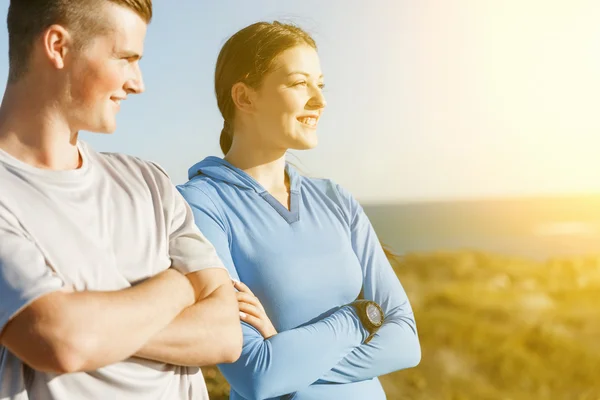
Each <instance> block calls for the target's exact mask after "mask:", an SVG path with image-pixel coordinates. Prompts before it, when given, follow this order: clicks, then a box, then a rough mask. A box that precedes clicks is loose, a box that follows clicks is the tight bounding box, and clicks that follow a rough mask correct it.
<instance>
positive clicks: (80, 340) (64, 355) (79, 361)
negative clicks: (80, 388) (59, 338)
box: [53, 334, 101, 374]
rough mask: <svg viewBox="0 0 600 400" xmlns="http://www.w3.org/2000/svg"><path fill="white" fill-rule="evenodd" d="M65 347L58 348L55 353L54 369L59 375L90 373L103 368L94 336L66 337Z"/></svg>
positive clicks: (74, 335) (76, 335)
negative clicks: (97, 355) (98, 361)
mask: <svg viewBox="0 0 600 400" xmlns="http://www.w3.org/2000/svg"><path fill="white" fill-rule="evenodd" d="M63 343H64V345H61V346H56V348H55V349H54V351H53V354H54V357H53V358H54V360H55V365H54V367H55V368H54V369H55V371H53V372H56V373H59V374H71V373H75V372H83V371H89V370H93V369H97V368H99V367H101V365H99V364H98V363H97V357H95V354H97V352H96V351H95V349H97V348H98V346H97V343H98V341H97V340H95V338H94V337H93V336H92V335H87V334H73V335H71V336H70V337H66V338H65V340H64V341H63Z"/></svg>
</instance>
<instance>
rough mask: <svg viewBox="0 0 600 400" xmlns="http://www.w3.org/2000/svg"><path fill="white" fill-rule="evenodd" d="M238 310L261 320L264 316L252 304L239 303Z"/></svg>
mask: <svg viewBox="0 0 600 400" xmlns="http://www.w3.org/2000/svg"><path fill="white" fill-rule="evenodd" d="M238 308H239V310H240V311H241V312H244V313H246V314H249V315H252V316H254V317H256V318H259V319H263V318H264V317H265V314H264V313H263V312H262V310H261V309H259V308H258V307H256V306H255V305H253V304H248V303H244V302H239V303H238Z"/></svg>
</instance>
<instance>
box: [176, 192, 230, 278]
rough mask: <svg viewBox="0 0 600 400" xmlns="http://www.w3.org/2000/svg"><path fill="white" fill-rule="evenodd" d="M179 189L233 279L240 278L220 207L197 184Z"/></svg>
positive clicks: (198, 224)
mask: <svg viewBox="0 0 600 400" xmlns="http://www.w3.org/2000/svg"><path fill="white" fill-rule="evenodd" d="M177 189H178V190H179V192H180V193H181V195H182V196H183V198H184V199H185V201H186V202H187V203H188V204H189V205H190V207H191V209H192V212H193V215H194V220H195V222H196V225H197V226H198V228H199V229H200V230H201V231H202V233H203V235H206V237H207V238H208V240H209V241H210V242H211V243H212V244H213V245H214V247H215V249H216V251H217V255H218V256H219V258H220V259H221V260H222V261H223V264H224V265H225V267H226V268H227V270H228V271H229V275H230V276H231V277H232V278H233V279H239V278H238V274H237V271H236V269H235V266H234V264H233V259H232V257H231V252H230V246H229V244H230V240H229V239H230V238H229V235H228V230H227V228H226V226H225V220H224V218H223V217H222V215H221V213H220V211H219V209H218V208H217V206H216V205H215V204H214V203H213V201H212V200H211V199H210V197H209V196H208V195H207V194H206V193H204V192H203V191H202V190H200V189H199V188H197V187H195V186H189V185H182V186H178V187H177Z"/></svg>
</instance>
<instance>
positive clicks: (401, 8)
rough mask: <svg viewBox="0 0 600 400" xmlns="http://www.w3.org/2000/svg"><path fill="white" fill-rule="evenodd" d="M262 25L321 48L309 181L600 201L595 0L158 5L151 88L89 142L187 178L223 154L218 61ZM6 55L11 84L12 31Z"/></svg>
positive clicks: (384, 194)
mask: <svg viewBox="0 0 600 400" xmlns="http://www.w3.org/2000/svg"><path fill="white" fill-rule="evenodd" d="M8 3H9V2H8V0H2V1H1V4H0V13H2V15H6V10H7V8H8ZM2 20H3V21H4V20H5V19H4V17H3V18H2ZM261 20H262V21H272V20H280V21H286V22H293V23H296V24H298V25H299V26H301V27H303V28H304V29H305V30H307V31H309V32H310V33H311V34H312V35H313V37H314V38H315V39H316V41H317V44H318V46H319V54H320V57H321V63H322V68H323V72H324V75H325V83H326V89H325V96H326V98H327V102H328V106H327V109H326V111H325V113H324V114H323V117H322V119H321V121H320V123H319V130H318V134H319V136H320V143H319V146H318V147H317V148H316V149H313V150H310V151H302V152H294V153H293V155H294V156H295V157H292V158H291V160H292V161H294V163H295V164H298V165H299V166H300V167H301V168H302V170H303V172H304V173H306V174H308V175H311V176H317V177H327V178H331V179H333V180H334V181H336V182H338V183H339V184H341V185H342V186H344V187H346V188H347V189H348V190H350V191H351V192H352V193H353V194H354V195H355V196H356V197H357V198H358V199H359V200H360V201H361V202H365V203H381V202H386V203H387V202H395V201H407V200H432V199H438V200H439V199H445V200H448V199H465V198H488V197H514V196H537V195H547V194H550V195H556V194H561V195H562V194H579V193H600V157H599V155H600V151H599V150H600V111H599V110H600V24H599V23H598V21H600V2H598V1H596V0H570V1H565V0H504V1H499V0H453V1H447V0H419V1H413V0H370V1H364V0H327V1H322V0H303V1H292V0H272V1H266V0H253V1H247V0H219V1H210V2H209V1H197V0H178V1H176V2H175V1H167V0H155V1H154V19H153V21H152V23H151V25H150V27H149V30H148V35H147V37H146V42H145V53H144V59H143V60H142V62H141V68H142V72H143V73H144V80H145V84H146V92H145V93H144V94H142V95H139V96H130V98H129V99H128V100H127V101H126V102H125V103H123V104H122V107H121V111H120V114H119V116H118V127H117V131H116V132H115V133H114V134H112V135H98V134H90V133H83V134H82V136H81V137H82V138H83V139H84V140H86V141H87V142H88V143H90V144H91V145H92V147H94V148H95V149H96V150H99V151H117V152H124V153H128V154H132V155H135V156H139V157H142V158H145V159H149V160H152V161H155V162H157V163H159V164H160V165H162V166H163V167H164V168H165V169H166V171H167V172H168V173H169V175H170V176H171V179H172V180H173V182H174V183H177V184H178V183H183V182H185V181H186V180H187V169H188V168H189V167H190V166H191V165H192V164H194V163H195V162H197V161H199V160H201V159H203V158H204V157H206V156H208V155H218V156H221V155H222V154H221V152H220V150H219V146H218V138H219V134H220V131H221V127H222V124H223V120H222V118H221V116H220V114H219V111H218V109H217V106H216V101H215V97H214V86H213V74H214V66H215V62H216V58H217V55H218V52H219V50H220V48H221V46H222V45H223V43H224V42H225V40H226V39H227V38H228V37H229V36H230V35H232V34H233V33H235V32H236V31H237V30H239V29H241V28H243V27H244V26H246V25H249V24H251V23H253V22H256V21H261ZM0 54H2V57H3V58H2V59H1V62H0V80H3V81H5V80H6V76H7V74H8V34H7V32H6V28H3V29H0Z"/></svg>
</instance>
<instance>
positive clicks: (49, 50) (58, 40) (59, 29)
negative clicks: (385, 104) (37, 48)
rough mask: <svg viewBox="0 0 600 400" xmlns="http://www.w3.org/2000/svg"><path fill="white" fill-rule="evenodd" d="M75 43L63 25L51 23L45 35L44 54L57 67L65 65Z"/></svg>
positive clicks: (60, 67)
mask: <svg viewBox="0 0 600 400" xmlns="http://www.w3.org/2000/svg"><path fill="white" fill-rule="evenodd" d="M72 44H73V40H72V36H71V34H70V33H69V31H67V30H66V29H65V28H64V27H63V26H62V25H57V24H55V25H51V26H49V27H48V28H47V29H46V30H45V31H44V35H43V48H44V54H45V55H46V57H47V59H48V61H50V63H51V64H52V65H53V66H54V67H55V68H57V69H62V68H64V66H65V58H66V56H67V53H68V51H69V50H71V48H72Z"/></svg>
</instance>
